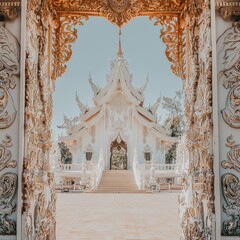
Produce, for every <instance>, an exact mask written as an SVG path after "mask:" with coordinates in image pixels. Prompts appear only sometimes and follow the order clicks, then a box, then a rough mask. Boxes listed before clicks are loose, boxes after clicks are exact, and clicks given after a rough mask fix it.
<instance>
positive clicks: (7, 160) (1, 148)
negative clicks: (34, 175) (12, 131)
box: [0, 135, 17, 171]
mask: <svg viewBox="0 0 240 240" xmlns="http://www.w3.org/2000/svg"><path fill="white" fill-rule="evenodd" d="M11 146H12V138H11V137H10V136H8V135H6V136H5V139H4V140H3V141H2V144H0V171H2V170H3V169H5V168H15V167H16V166H17V161H16V160H12V153H11V151H10V150H8V148H10V147H11Z"/></svg>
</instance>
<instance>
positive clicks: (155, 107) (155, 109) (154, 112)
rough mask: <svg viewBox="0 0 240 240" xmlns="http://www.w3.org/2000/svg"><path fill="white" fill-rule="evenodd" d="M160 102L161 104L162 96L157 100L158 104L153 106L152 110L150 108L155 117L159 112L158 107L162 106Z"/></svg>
mask: <svg viewBox="0 0 240 240" xmlns="http://www.w3.org/2000/svg"><path fill="white" fill-rule="evenodd" d="M160 102H161V96H159V97H158V98H157V102H156V103H155V104H153V105H152V106H151V107H150V108H149V111H150V112H151V113H152V114H153V115H155V114H156V113H157V110H158V107H159V105H160Z"/></svg>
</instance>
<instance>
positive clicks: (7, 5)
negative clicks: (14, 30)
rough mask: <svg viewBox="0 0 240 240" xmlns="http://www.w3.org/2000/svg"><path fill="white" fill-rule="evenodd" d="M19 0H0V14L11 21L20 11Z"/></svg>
mask: <svg viewBox="0 0 240 240" xmlns="http://www.w3.org/2000/svg"><path fill="white" fill-rule="evenodd" d="M20 9H21V0H0V15H3V16H4V17H5V18H6V19H8V20H11V21H13V20H14V19H15V18H16V17H17V16H18V15H19V13H20Z"/></svg>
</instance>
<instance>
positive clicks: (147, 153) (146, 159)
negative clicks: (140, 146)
mask: <svg viewBox="0 0 240 240" xmlns="http://www.w3.org/2000/svg"><path fill="white" fill-rule="evenodd" d="M144 159H145V161H147V162H149V161H151V153H150V152H145V153H144Z"/></svg>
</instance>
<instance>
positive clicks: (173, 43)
mask: <svg viewBox="0 0 240 240" xmlns="http://www.w3.org/2000/svg"><path fill="white" fill-rule="evenodd" d="M152 19H155V20H156V22H155V23H154V25H155V26H157V25H161V26H162V29H161V30H160V38H161V39H162V41H163V43H165V44H166V50H165V54H166V57H167V59H168V60H169V61H170V62H171V63H172V65H171V69H172V72H173V73H174V74H176V75H177V76H179V77H182V78H184V75H183V76H182V74H183V73H184V71H182V70H183V68H182V67H183V66H181V64H182V60H181V59H180V54H181V51H182V50H183V49H184V41H183V39H184V38H185V36H184V34H183V29H182V28H181V25H180V20H179V16H178V15H162V16H161V15H160V16H151V17H150V20H152Z"/></svg>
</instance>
